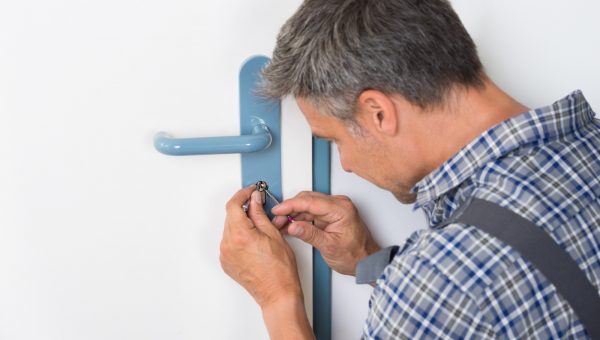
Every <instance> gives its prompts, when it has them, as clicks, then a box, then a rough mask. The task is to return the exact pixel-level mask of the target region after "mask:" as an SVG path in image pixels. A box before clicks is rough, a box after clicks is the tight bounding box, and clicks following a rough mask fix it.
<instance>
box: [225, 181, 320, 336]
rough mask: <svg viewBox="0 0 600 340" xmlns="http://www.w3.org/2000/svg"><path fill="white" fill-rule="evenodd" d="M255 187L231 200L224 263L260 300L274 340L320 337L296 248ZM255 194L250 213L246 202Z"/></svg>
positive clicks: (238, 280) (226, 222)
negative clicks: (310, 318)
mask: <svg viewBox="0 0 600 340" xmlns="http://www.w3.org/2000/svg"><path fill="white" fill-rule="evenodd" d="M254 188H255V186H254V185H252V186H251V187H247V188H245V189H242V190H240V191H238V192H237V193H236V194H235V195H234V196H233V197H232V198H231V200H229V202H228V203H227V217H226V219H225V228H224V230H223V240H222V241H221V258H220V260H221V266H222V267H223V270H224V271H225V273H227V275H229V276H231V278H233V279H234V280H235V281H237V282H238V283H239V284H240V285H242V286H243V287H244V288H245V289H246V290H247V291H248V292H249V293H250V294H251V295H252V297H254V299H255V300H256V302H257V303H258V304H259V305H260V307H261V309H262V312H263V318H264V320H265V324H266V326H267V329H268V330H269V336H270V338H271V339H274V340H279V339H286V340H288V339H314V336H313V333H312V330H311V328H310V324H309V323H308V318H307V317H306V313H305V310H304V300H303V297H302V288H301V287H300V279H299V278H298V269H297V267H296V258H295V256H294V252H293V251H292V249H291V248H290V246H289V245H288V244H287V242H286V241H285V240H284V239H283V237H282V236H281V233H280V232H279V230H277V228H275V226H274V225H273V224H271V221H269V218H268V217H267V215H266V214H265V212H264V210H263V207H262V202H261V197H260V194H259V193H258V192H254V193H253V191H254ZM250 198H251V202H250V205H249V210H248V215H246V213H245V212H244V210H243V209H242V205H243V204H244V203H245V202H246V201H248V200H249V199H250Z"/></svg>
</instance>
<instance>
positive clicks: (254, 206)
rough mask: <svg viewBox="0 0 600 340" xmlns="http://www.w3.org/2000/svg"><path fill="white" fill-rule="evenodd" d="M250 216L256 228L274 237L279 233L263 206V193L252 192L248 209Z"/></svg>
mask: <svg viewBox="0 0 600 340" xmlns="http://www.w3.org/2000/svg"><path fill="white" fill-rule="evenodd" d="M248 217H250V219H251V220H252V222H253V223H254V225H255V226H256V228H257V229H258V230H260V231H262V232H263V233H265V234H267V235H269V236H271V237H273V236H274V235H279V231H278V230H277V229H276V228H275V227H274V226H273V224H272V223H271V220H269V217H268V216H267V214H266V213H265V210H264V208H263V204H262V199H261V194H260V192H258V191H255V192H253V193H252V197H251V200H250V209H249V210H248Z"/></svg>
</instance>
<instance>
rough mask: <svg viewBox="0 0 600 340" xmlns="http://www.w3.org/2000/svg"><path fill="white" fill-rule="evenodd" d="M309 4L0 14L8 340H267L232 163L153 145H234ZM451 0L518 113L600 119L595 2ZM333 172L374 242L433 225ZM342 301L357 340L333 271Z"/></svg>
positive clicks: (4, 326) (170, 4)
mask: <svg viewBox="0 0 600 340" xmlns="http://www.w3.org/2000/svg"><path fill="white" fill-rule="evenodd" d="M299 3H300V1H299V0H296V1H267V0H259V1H242V0H229V1H218V2H217V1H212V2H199V1H192V0H175V1H164V0H163V1H158V0H150V1H143V2H142V1H136V0H119V1H117V0H105V1H76V0H55V1H43V0H19V1H2V2H0V339H192V338H193V339H203V338H211V339H237V338H245V339H261V338H264V337H265V331H264V326H263V324H262V320H261V318H260V315H259V313H258V310H257V308H256V306H255V305H254V303H253V301H252V300H251V298H250V297H249V296H248V295H247V294H246V293H245V292H243V291H242V290H241V289H240V288H239V287H237V286H236V285H235V284H234V283H233V282H231V281H230V280H229V279H227V278H226V277H225V276H224V274H223V273H222V272H221V269H220V267H219V265H218V242H219V240H220V235H221V228H222V220H223V217H224V212H223V204H224V202H225V201H226V200H227V198H228V197H229V195H230V194H231V193H232V192H234V191H235V190H237V189H238V187H239V181H240V180H239V173H240V171H239V156H234V155H224V156H219V155H216V156H206V157H201V158H197V157H189V158H185V157H184V158H170V157H166V156H163V155H160V154H158V153H157V152H156V151H155V150H153V148H152V146H151V139H152V135H153V134H154V133H155V132H156V131H158V130H165V131H169V132H172V133H174V134H176V135H179V136H186V137H189V136H211V135H212V136H216V135H232V134H237V133H238V116H237V114H238V108H237V106H238V97H237V76H238V69H239V65H240V63H241V62H242V61H243V60H244V59H245V58H246V57H248V56H250V55H253V54H266V55H268V54H270V52H271V51H272V48H273V45H274V42H275V36H276V34H277V31H278V29H279V27H280V26H281V24H283V22H284V21H285V19H286V18H287V17H289V16H290V15H291V14H292V13H293V11H294V10H295V8H296V7H297V6H298V5H299ZM453 3H454V4H455V6H456V9H457V10H458V12H459V14H460V15H461V17H462V18H463V20H464V21H465V24H466V26H467V28H468V29H469V31H470V32H471V33H472V34H473V37H474V38H475V40H476V42H477V44H478V45H479V49H480V54H481V57H482V59H483V62H484V64H485V66H486V69H487V71H488V73H489V74H490V75H491V76H492V77H493V78H494V79H495V80H496V81H497V82H498V84H499V85H501V86H502V87H504V88H505V89H506V90H507V91H508V92H509V93H511V94H512V95H513V96H515V98H517V99H518V100H521V101H522V102H523V103H525V104H526V105H529V106H531V107H537V106H541V105H546V104H548V103H550V102H551V101H553V100H555V99H558V98H559V97H562V96H564V95H566V94H567V93H569V92H570V91H572V90H574V89H576V88H580V89H582V90H583V91H584V94H585V95H586V97H587V98H588V100H589V101H590V102H591V104H592V107H594V108H595V109H596V110H598V109H599V106H600V83H599V81H600V80H599V79H598V76H599V75H600V72H599V71H600V63H599V62H597V60H598V59H599V58H598V55H599V54H600V53H599V52H600V50H599V49H600V40H599V39H600V38H599V36H600V35H599V34H598V33H600V24H599V23H598V20H597V13H600V5H599V4H598V3H597V2H595V1H592V0H570V1H566V0H560V1H558V0H546V1H544V0H528V1H517V0H480V1H467V0H454V1H453ZM286 107H288V108H289V109H288V111H289V112H295V113H290V114H288V115H285V114H284V119H288V121H289V120H294V122H293V123H292V124H290V125H293V126H304V125H302V124H301V123H298V115H297V111H295V108H294V107H293V104H290V103H287V104H286ZM286 117H287V118H286ZM304 127H305V126H304ZM284 137H285V136H284ZM299 149H300V150H296V151H295V152H296V153H298V154H303V153H304V152H305V150H304V151H302V148H301V147H300V148H299ZM283 157H284V159H288V160H289V159H290V154H289V153H286V152H284V155H283ZM336 157H337V156H336V155H335V149H334V157H333V159H332V164H333V173H332V176H333V177H332V191H333V193H336V194H348V195H350V196H351V197H352V199H353V200H354V201H355V202H356V203H357V204H358V206H359V208H360V209H361V212H362V215H363V217H364V218H365V220H367V222H368V223H369V225H370V226H371V229H372V231H373V233H374V234H375V236H376V238H377V239H378V240H379V241H380V243H381V245H390V244H395V243H400V242H401V241H402V240H403V239H404V238H406V237H407V236H408V235H409V234H410V232H412V231H413V230H415V229H416V228H418V227H422V226H423V225H424V224H423V223H424V220H423V218H422V216H421V215H420V214H419V213H413V212H411V208H410V207H409V206H402V205H399V204H398V203H397V202H395V201H394V199H393V198H392V196H391V195H389V194H388V193H386V192H383V191H381V190H379V189H376V188H374V187H373V186H372V185H370V184H369V183H366V182H364V181H363V180H361V179H359V178H357V177H356V176H354V175H352V174H345V173H343V172H342V171H341V169H340V167H339V162H338V160H337V158H336ZM292 158H293V157H292ZM284 161H285V160H284ZM300 163H301V162H296V163H295V165H296V166H298V164H300ZM305 163H308V161H307V162H305ZM226 169H228V170H226ZM290 175H291V173H290V172H289V171H287V172H284V177H287V178H290V177H294V176H290ZM286 183H290V182H289V181H287V182H286V180H285V179H284V191H285V192H286V193H288V195H289V194H291V193H293V192H295V191H297V190H301V189H306V188H307V187H306V183H295V184H294V183H290V184H288V185H287V187H286V185H285V184H286ZM333 292H334V296H333V313H334V315H333V323H334V324H333V327H334V338H335V339H354V338H357V337H358V336H359V334H360V330H361V327H362V323H363V321H364V317H365V314H366V311H367V300H368V294H369V293H370V287H367V286H361V287H358V286H355V285H354V284H353V282H352V279H351V278H348V277H341V276H339V275H337V274H335V275H334V287H333Z"/></svg>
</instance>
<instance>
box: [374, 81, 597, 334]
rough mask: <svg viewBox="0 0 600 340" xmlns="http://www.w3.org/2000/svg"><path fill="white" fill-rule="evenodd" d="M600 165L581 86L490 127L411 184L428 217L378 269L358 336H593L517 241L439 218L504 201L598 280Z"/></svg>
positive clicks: (594, 130) (591, 118)
mask: <svg viewBox="0 0 600 340" xmlns="http://www.w3.org/2000/svg"><path fill="white" fill-rule="evenodd" d="M599 174H600V122H599V121H598V120H595V119H594V112H593V111H592V109H591V107H590V106H589V104H588V103H587V101H586V100H585V98H584V97H583V94H582V93H581V92H580V91H576V92H573V93H572V94H570V95H568V96H567V97H565V98H563V99H561V100H559V101H557V102H555V103H554V104H552V105H550V106H547V107H543V108H540V109H536V110H532V111H529V112H526V113H523V114H521V115H519V116H516V117H513V118H511V119H509V120H506V121H504V122H502V123H501V124H499V125H497V126H495V127H493V128H492V129H490V130H488V131H486V132H485V133H483V134H482V135H481V136H479V137H478V138H477V139H475V140H473V141H472V142H471V143H470V144H469V145H467V146H466V147H464V148H463V149H462V150H461V151H460V152H458V153H457V154H456V155H455V156H453V157H452V158H451V159H449V160H448V161H447V162H446V163H444V164H443V165H442V166H441V167H439V168H438V169H437V170H436V171H434V172H432V173H431V174H429V175H428V176H427V177H426V178H424V179H423V180H422V181H421V182H419V183H418V184H417V185H416V186H415V188H414V189H413V190H414V191H415V192H416V193H417V203H416V205H415V207H416V208H419V207H420V208H422V209H423V210H424V212H425V215H426V216H427V219H428V222H429V226H430V228H428V229H426V230H420V231H418V232H416V233H414V234H413V235H411V237H410V238H409V239H408V240H407V241H406V243H405V244H404V245H403V246H401V248H400V250H399V252H398V254H397V255H396V257H395V258H394V259H393V261H392V262H391V263H390V265H388V266H387V267H386V269H385V270H384V272H383V274H382V276H381V277H380V278H379V279H378V280H377V284H376V287H375V289H374V290H373V293H372V295H371V298H370V300H369V314H368V317H367V321H366V323H365V326H364V333H363V338H367V339H388V338H405V339H414V338H453V339H454V338H500V339H550V338H554V339H556V338H577V339H579V338H588V334H587V332H586V330H585V329H584V327H583V326H582V324H581V323H580V322H579V320H578V318H577V316H576V315H575V314H574V312H573V310H572V309H571V308H570V306H569V305H568V303H567V302H566V301H565V300H564V299H563V298H562V297H561V296H560V295H558V294H557V292H556V290H555V288H554V286H553V285H552V284H551V283H549V282H548V281H547V280H546V278H545V277H544V276H543V275H541V274H540V273H539V272H538V271H537V270H536V269H535V268H534V267H532V266H531V265H530V264H529V262H528V261H527V260H525V259H524V258H522V257H521V256H520V255H519V254H518V253H517V252H516V251H514V250H513V249H512V248H511V247H509V246H507V245H506V244H504V243H502V242H501V241H499V240H497V239H495V238H493V237H491V236H489V235H487V234H486V233H484V232H481V231H479V230H478V229H477V228H475V227H473V226H470V225H465V224H450V225H447V226H445V227H437V225H438V224H440V223H441V222H443V221H444V220H446V219H447V218H448V217H449V216H451V215H452V213H453V212H454V211H455V210H456V209H457V208H458V207H460V206H461V204H464V203H465V202H466V201H467V200H468V199H469V198H470V197H477V198H481V199H485V200H488V201H491V202H494V203H497V204H500V205H501V206H504V207H507V208H509V209H511V210H513V211H515V212H516V213H518V214H520V215H521V216H523V217H525V218H526V219H528V220H530V221H532V222H534V223H535V224H537V225H538V226H540V227H541V228H543V229H544V231H546V232H547V233H548V234H550V236H551V237H552V238H553V239H554V240H555V241H556V242H557V243H558V244H559V245H560V246H561V247H562V248H564V249H565V250H566V251H567V252H568V253H569V254H570V255H571V256H572V257H573V258H574V259H575V260H576V262H577V264H578V265H579V267H580V268H581V269H582V270H583V271H584V272H585V274H586V275H587V278H588V279H589V280H590V282H592V284H593V285H594V286H595V287H596V288H598V289H599V291H600V202H599V200H598V196H600V175H599ZM599 321H600V316H599Z"/></svg>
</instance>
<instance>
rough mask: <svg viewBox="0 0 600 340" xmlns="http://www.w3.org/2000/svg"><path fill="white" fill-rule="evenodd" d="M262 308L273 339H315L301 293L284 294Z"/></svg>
mask: <svg viewBox="0 0 600 340" xmlns="http://www.w3.org/2000/svg"><path fill="white" fill-rule="evenodd" d="M261 310H262V314H263V319H264V320H265V324H266V326H267V329H268V331H269V337H270V338H271V339H273V340H277V339H286V340H287V339H303V340H304V339H314V335H313V333H312V329H311V327H310V324H309V322H308V317H307V316H306V311H305V309H304V298H303V296H302V294H301V293H300V294H289V295H286V296H282V297H280V298H278V299H277V300H274V301H272V302H271V303H269V304H267V305H265V306H261Z"/></svg>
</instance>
